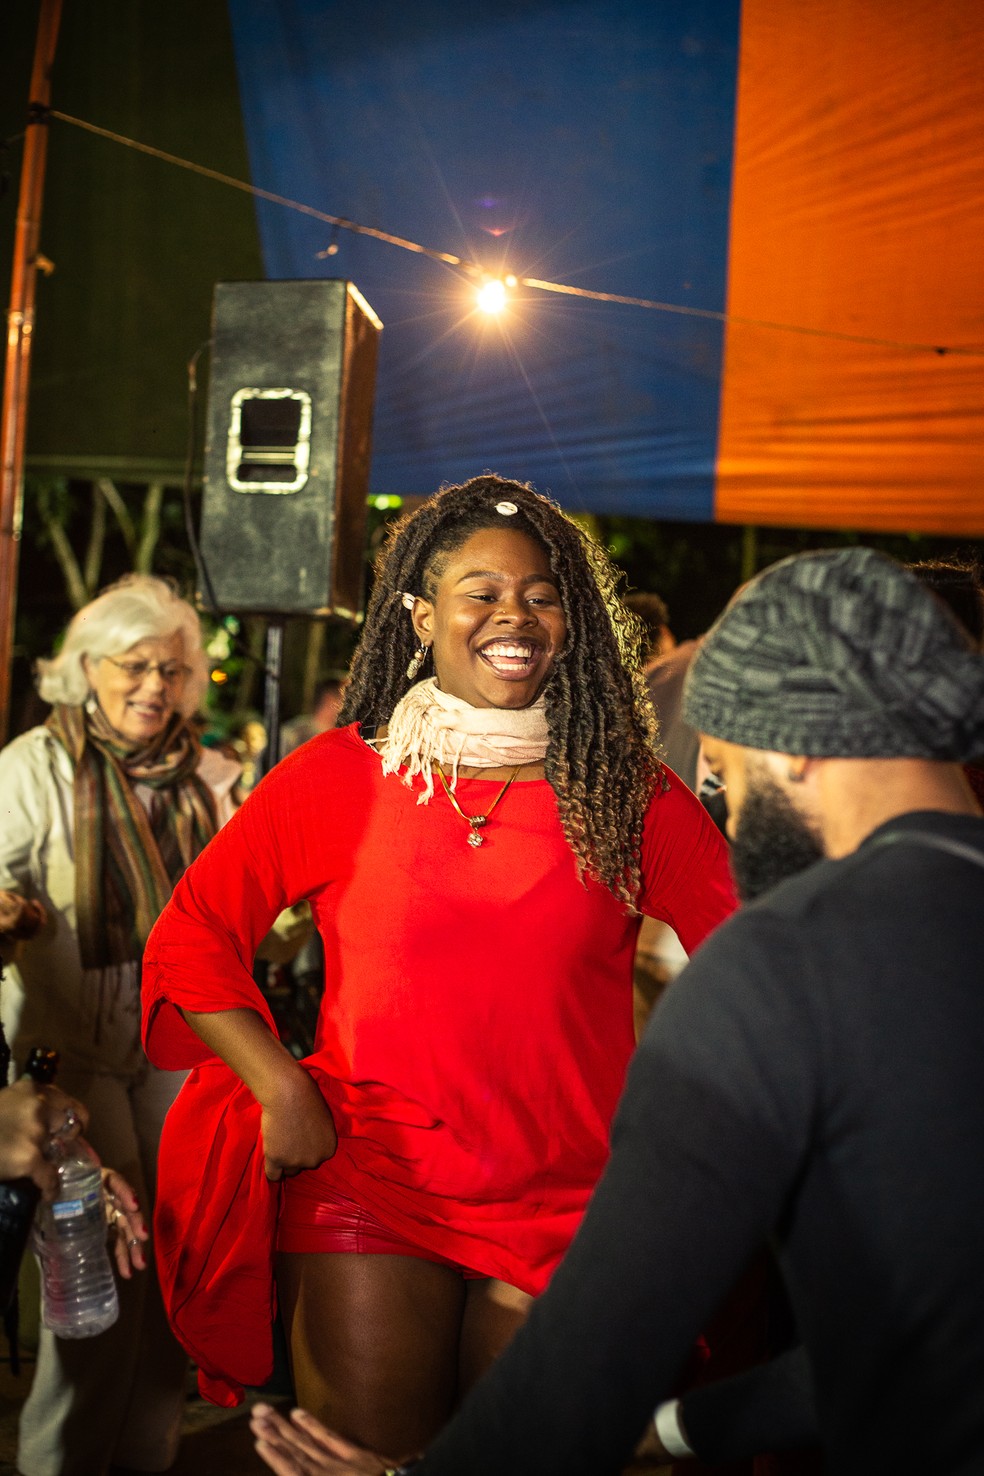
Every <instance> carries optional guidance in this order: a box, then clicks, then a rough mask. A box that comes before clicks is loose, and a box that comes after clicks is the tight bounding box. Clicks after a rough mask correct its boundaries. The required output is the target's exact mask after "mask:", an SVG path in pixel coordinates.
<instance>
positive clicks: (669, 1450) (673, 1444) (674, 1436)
mask: <svg viewBox="0 0 984 1476" xmlns="http://www.w3.org/2000/svg"><path fill="white" fill-rule="evenodd" d="M653 1424H654V1425H655V1426H656V1434H657V1435H658V1436H659V1438H660V1441H661V1442H662V1445H663V1449H664V1450H665V1451H666V1454H667V1455H671V1456H680V1457H681V1458H682V1457H683V1456H692V1455H693V1454H694V1452H693V1451H692V1450H691V1448H690V1446H689V1445H688V1444H687V1441H686V1438H685V1436H684V1433H683V1426H682V1424H681V1422H680V1401H679V1399H667V1400H666V1402H665V1403H664V1404H661V1405H660V1406H659V1408H658V1409H657V1411H656V1413H655V1414H654V1415H653Z"/></svg>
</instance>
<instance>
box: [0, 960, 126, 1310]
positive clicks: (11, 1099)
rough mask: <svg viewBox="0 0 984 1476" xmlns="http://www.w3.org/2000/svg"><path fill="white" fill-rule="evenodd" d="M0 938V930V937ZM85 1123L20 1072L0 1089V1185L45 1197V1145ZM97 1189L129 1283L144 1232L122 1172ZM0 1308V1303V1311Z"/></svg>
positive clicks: (56, 1092) (48, 1187)
mask: <svg viewBox="0 0 984 1476" xmlns="http://www.w3.org/2000/svg"><path fill="white" fill-rule="evenodd" d="M2 936H3V935H2V932H0V939H2ZM88 1122H89V1114H88V1112H87V1111H86V1109H85V1106H84V1105H83V1103H81V1102H78V1101H76V1100H75V1099H74V1098H73V1097H69V1096H66V1094H65V1093H64V1092H63V1091H61V1090H60V1089H59V1088H58V1087H56V1086H44V1087H39V1086H38V1085H37V1084H36V1083H35V1082H33V1081H31V1080H30V1078H29V1077H26V1076H22V1077H21V1078H20V1080H19V1081H15V1082H14V1084H13V1085H12V1086H5V1087H0V1183H5V1182H6V1181H7V1180H9V1179H32V1180H33V1181H34V1183H35V1184H37V1186H38V1188H39V1189H40V1190H41V1193H42V1194H43V1195H44V1196H45V1198H47V1199H50V1198H51V1195H52V1192H53V1190H54V1188H55V1184H56V1182H57V1180H56V1174H55V1168H54V1164H53V1163H52V1162H51V1160H50V1159H49V1158H48V1157H47V1155H46V1154H45V1148H46V1146H47V1144H48V1142H49V1140H50V1139H51V1138H53V1137H56V1138H62V1139H64V1140H71V1139H72V1138H77V1137H78V1136H79V1134H80V1133H84V1132H85V1130H86V1128H87V1126H88ZM103 1187H104V1189H105V1192H106V1212H107V1219H108V1221H109V1227H108V1228H109V1231H110V1234H111V1235H112V1237H113V1239H112V1245H113V1255H114V1258H115V1260H116V1266H117V1269H118V1271H119V1273H120V1275H121V1276H122V1277H123V1278H124V1280H126V1281H129V1280H130V1277H131V1276H132V1275H133V1271H134V1270H137V1271H142V1270H144V1269H145V1267H146V1264H147V1262H146V1256H145V1253H144V1250H143V1245H144V1242H145V1241H146V1240H148V1239H149V1232H148V1230H147V1226H146V1224H145V1223H144V1218H143V1215H142V1214H141V1213H140V1206H139V1204H138V1202H137V1197H136V1195H135V1194H134V1192H133V1190H132V1189H131V1188H130V1185H129V1184H128V1183H127V1182H126V1180H125V1179H124V1178H123V1176H122V1174H118V1173H116V1172H115V1170H113V1169H110V1168H105V1167H104V1168H103ZM3 1310H4V1309H3V1308H2V1307H0V1314H2V1312H3Z"/></svg>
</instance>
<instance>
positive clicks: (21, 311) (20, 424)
mask: <svg viewBox="0 0 984 1476" xmlns="http://www.w3.org/2000/svg"><path fill="white" fill-rule="evenodd" d="M61 9H62V5H61V0H41V12H40V18H39V21H38V35H37V41H36V43H35V47H34V67H33V70H32V73H31V92H30V98H29V107H28V119H27V132H26V136H25V141H24V161H23V164H22V166H21V181H20V197H19V199H18V202H17V227H16V232H15V235H14V265H13V271H12V273H11V278H10V308H9V310H8V313H7V352H6V359H5V363H4V379H3V411H2V418H0V448H2V466H0V742H3V741H4V740H5V739H6V737H7V733H8V731H9V727H10V668H11V661H12V658H13V648H14V618H15V614H16V609H17V555H18V551H19V550H18V544H19V543H20V531H21V509H22V502H23V496H24V446H25V441H26V436H27V393H28V387H29V384H30V374H31V348H32V344H33V339H34V296H35V284H36V281H37V272H38V237H39V234H40V230H41V203H42V199H43V194H44V168H45V160H46V157H47V152H48V107H49V104H50V102H51V68H52V65H53V63H54V60H55V46H56V44H57V41H58V26H59V23H60V21H61Z"/></svg>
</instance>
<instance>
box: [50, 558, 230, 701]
mask: <svg viewBox="0 0 984 1476" xmlns="http://www.w3.org/2000/svg"><path fill="white" fill-rule="evenodd" d="M172 635H180V636H181V637H182V640H183V643H184V662H185V665H186V666H190V667H191V676H190V677H189V678H188V680H187V682H186V683H185V685H184V690H183V692H182V694H181V701H180V702H178V703H176V704H175V705H176V706H177V708H178V710H179V711H180V712H181V713H182V714H183V715H184V716H185V717H190V716H191V715H192V713H193V712H195V711H196V710H197V708H198V705H199V703H200V702H201V700H202V697H203V695H204V693H205V689H206V687H207V686H208V680H209V670H208V659H207V657H206V655H205V651H204V648H203V646H202V627H201V622H200V621H199V619H198V614H197V612H196V611H195V610H194V609H193V608H192V606H191V605H189V603H188V601H187V600H183V599H182V598H181V596H180V595H179V594H178V593H177V591H176V590H175V588H174V586H173V585H172V584H171V583H170V582H169V581H168V580H166V579H158V578H157V577H156V576H155V575H153V574H125V575H124V576H123V578H122V579H118V580H117V581H116V583H115V584H111V585H109V587H108V588H107V589H104V590H103V591H102V593H101V594H98V595H97V596H96V598H95V599H94V600H90V601H89V603H88V604H87V605H83V607H82V609H81V610H80V611H79V612H78V614H77V615H75V616H73V617H72V621H71V624H70V625H69V627H68V630H67V631H66V633H65V640H64V642H63V644H62V648H61V650H60V651H59V652H58V655H57V656H54V657H52V659H51V660H50V661H39V662H38V664H37V670H38V691H39V692H40V694H41V696H42V697H43V698H44V700H45V702H52V703H54V702H64V703H67V704H69V706H72V707H78V706H81V704H82V703H83V702H84V701H85V700H86V698H87V697H88V696H89V692H90V686H89V679H88V677H87V676H86V674H85V668H84V667H83V665H82V658H83V656H88V658H89V660H90V661H93V662H96V661H102V660H103V659H104V658H105V657H106V656H123V655H125V653H126V652H127V651H129V650H130V648H131V647H132V646H135V645H136V644H137V642H138V641H144V640H146V639H147V638H148V637H158V638H160V637H167V636H172Z"/></svg>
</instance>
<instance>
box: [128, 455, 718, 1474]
mask: <svg viewBox="0 0 984 1476" xmlns="http://www.w3.org/2000/svg"><path fill="white" fill-rule="evenodd" d="M616 582H617V576H616V573H615V571H614V570H613V569H612V567H611V565H610V564H609V562H608V560H607V558H606V557H605V555H604V553H603V552H602V550H601V549H599V548H598V547H597V546H596V545H595V544H594V543H592V542H591V541H590V540H589V539H588V538H587V537H586V536H585V535H584V534H583V533H582V532H581V530H580V529H579V528H578V527H577V525H576V524H574V523H573V522H572V521H571V520H569V519H568V518H567V517H565V516H564V514H563V513H562V512H561V511H560V510H559V509H558V508H557V507H556V506H555V505H554V504H553V503H552V502H550V501H549V500H548V499H546V498H544V497H540V496H538V495H537V494H536V493H534V492H532V491H531V490H530V489H529V488H528V487H525V486H522V485H520V484H517V483H514V482H505V481H502V480H501V479H499V478H497V477H493V476H483V477H478V478H475V479H473V480H472V481H471V482H468V483H466V484H465V485H464V486H462V487H450V488H447V489H445V490H444V491H442V492H440V493H439V494H438V495H437V496H436V497H434V498H432V499H431V500H430V501H429V502H427V503H426V504H424V506H423V507H421V508H420V509H419V510H418V511H417V512H415V513H414V514H412V515H411V516H410V517H408V518H406V519H404V520H403V521H402V522H401V523H399V524H398V525H396V527H395V529H394V530H393V532H392V535H391V537H390V540H389V542H388V544H387V547H386V549H385V550H384V552H383V554H382V556H381V558H380V561H379V565H378V568H377V577H376V583H375V588H374V592H373V596H372V600H371V603H370V607H369V612H368V615H367V619H366V627H365V633H364V636H363V640H362V643H361V646H360V649H359V652H358V654H357V656H356V660H355V663H354V668H353V676H352V682H351V686H350V688H349V692H348V696H347V700H346V705H345V708H344V710H343V712H342V714H341V717H340V722H341V723H342V724H343V726H341V727H339V728H337V729H335V730H334V731H332V732H329V733H326V734H324V735H322V736H321V737H320V738H316V739H314V740H312V741H311V742H310V743H307V744H305V745H304V746H303V748H301V749H300V750H298V751H297V752H296V753H295V754H293V755H291V756H290V757H289V758H288V759H287V760H285V761H284V762H283V763H282V764H279V765H278V766H277V767H276V768H275V769H274V770H273V771H272V772H271V773H270V774H269V775H268V776H267V778H266V779H264V780H263V782H262V783H261V784H260V785H259V787H258V788H257V789H256V790H255V791H254V792H253V794H251V795H250V797H249V799H248V800H247V801H246V803H245V805H244V806H243V807H242V809H241V810H240V811H239V813H238V814H237V816H236V817H235V819H234V820H233V821H232V822H231V823H230V824H229V825H228V826H227V827H226V828H225V829H224V830H223V831H222V832H221V833H220V834H219V835H218V836H217V837H216V839H215V840H214V841H213V842H212V844H211V845H210V846H209V847H208V849H207V851H206V852H205V854H204V855H203V856H202V857H201V859H200V860H199V861H198V862H196V864H195V865H194V866H193V867H192V868H191V869H190V871H189V872H188V873H187V875H186V877H185V879H184V880H183V881H182V882H181V883H180V884H179V886H178V888H177V890H176V892H175V895H174V898H173V900H172V902H171V904H170V905H169V907H168V908H167V910H166V911H165V913H164V916H163V917H162V919H161V921H160V923H159V924H158V927H157V928H156V929H155V932H154V934H153V936H152V938H151V940H150V942H149V944H148V947H147V953H146V957H147V965H146V972H145V995H146V1003H145V1011H146V1013H145V1021H146V1024H145V1031H146V1040H147V1049H148V1052H149V1054H150V1055H151V1057H152V1058H155V1059H157V1060H159V1061H160V1062H161V1064H164V1063H166V1064H168V1065H172V1066H178V1065H181V1066H186V1067H187V1066H195V1067H197V1069H196V1070H195V1071H194V1072H193V1073H192V1076H191V1078H190V1081H189V1084H188V1086H187V1087H186V1088H185V1090H184V1092H183V1094H182V1097H181V1098H180V1099H179V1102H178V1104H177V1107H176V1109H175V1111H174V1113H173V1114H172V1118H171V1119H170V1120H169V1126H168V1134H167V1137H166V1141H165V1144H164V1147H163V1150H162V1158H163V1168H162V1182H163V1185H164V1187H163V1189H162V1199H163V1200H164V1205H163V1208H162V1210H161V1214H160V1216H159V1219H158V1240H159V1256H160V1259H161V1262H162V1266H163V1267H164V1271H163V1273H162V1275H163V1279H164V1281H165V1285H166V1286H167V1289H168V1293H169V1302H170V1307H171V1312H172V1317H173V1319H174V1322H175V1326H176V1328H177V1330H178V1331H179V1333H180V1334H181V1336H182V1337H183V1338H184V1340H185V1341H186V1343H187V1344H188V1346H189V1347H190V1348H191V1349H192V1351H193V1352H194V1354H195V1356H196V1357H197V1358H198V1361H199V1365H200V1367H201V1369H202V1376H203V1382H204V1385H205V1387H206V1388H208V1389H209V1391H210V1392H211V1393H212V1395H213V1396H216V1395H217V1394H218V1397H222V1388H223V1386H226V1388H228V1386H230V1385H234V1383H235V1380H236V1379H242V1380H244V1381H250V1382H259V1381H261V1379H262V1376H263V1364H264V1363H265V1361H266V1360H267V1358H268V1354H267V1346H268V1342H267V1338H266V1333H265V1328H266V1323H267V1321H268V1318H269V1314H270V1308H271V1294H270V1292H269V1290H268V1284H269V1279H270V1265H271V1261H272V1258H273V1253H274V1249H275V1254H276V1278H277V1287H278V1291H279V1298H280V1304H281V1309H282V1311H283V1314H284V1318H285V1323H286V1326H287V1330H288V1336H289V1342H290V1350H291V1364H292V1369H293V1375H294V1380H295V1384H296V1390H297V1395H298V1398H299V1401H300V1402H301V1403H302V1404H303V1405H304V1406H305V1407H307V1408H308V1409H311V1410H313V1411H314V1412H315V1413H317V1414H318V1415H320V1416H321V1417H322V1418H324V1419H325V1420H327V1421H328V1422H329V1423H330V1424H331V1425H332V1426H334V1427H335V1428H336V1429H340V1430H343V1431H344V1432H345V1433H346V1434H347V1435H349V1436H350V1437H352V1438H353V1439H355V1440H357V1441H358V1442H359V1443H360V1444H363V1445H367V1446H371V1447H372V1448H374V1449H377V1450H389V1451H412V1450H416V1449H418V1448H419V1447H420V1446H421V1445H423V1444H424V1443H425V1442H426V1441H427V1439H428V1438H429V1437H430V1436H431V1435H432V1434H433V1433H434V1432H435V1431H436V1430H437V1429H438V1428H439V1427H440V1425H441V1424H442V1423H443V1422H444V1420H446V1418H447V1417H448V1414H449V1412H450V1410H451V1409H452V1407H453V1405H454V1403H455V1401H456V1400H457V1398H459V1397H460V1395H461V1393H462V1392H463V1391H464V1390H465V1389H467V1387H468V1386H469V1385H470V1384H471V1383H472V1382H473V1381H474V1380H475V1379H476V1378H477V1377H478V1376H479V1375H480V1374H481V1372H482V1371H483V1369H485V1368H486V1367H487V1365H488V1363H489V1362H490V1361H491V1360H492V1359H493V1358H494V1357H495V1356H496V1354H497V1353H498V1352H499V1351H500V1350H501V1349H502V1347H503V1346H504V1345H505V1343H506V1342H507V1341H508V1339H509V1338H510V1337H511V1335H512V1334H513V1332H514V1331H515V1329H516V1327H517V1326H518V1325H519V1323H520V1321H521V1320H522V1318H523V1316H524V1315H525V1309H526V1307H527V1306H528V1304H529V1301H530V1298H531V1297H532V1296H535V1295H536V1294H537V1293H538V1292H539V1291H541V1290H542V1288H543V1287H544V1285H545V1284H546V1282H547V1280H548V1279H549V1277H550V1274H551V1272H552V1271H553V1269H554V1267H555V1266H556V1264H557V1262H558V1261H559V1259H560V1257H561V1256H562V1255H563V1253H564V1250H565V1248H566V1247H567V1245H568V1244H569V1242H570V1240H571V1238H572V1236H573V1234H574V1231H575V1230H576V1228H577V1225H578V1222H579V1220H580V1218H581V1215H582V1213H583V1211H584V1208H585V1205H586V1203H587V1199H588V1196H589V1195H590V1193H591V1189H592V1187H593V1185H594V1183H595V1181H596V1180H597V1178H598V1176H599V1174H600V1172H601V1170H602V1168H603V1166H604V1163H605V1160H606V1157H607V1142H608V1129H609V1124H610V1121H611V1117H612V1114H613V1110H614V1107H615V1104H616V1101H617V1099H618V1096H619V1093H620V1091H621V1087H622V1082H623V1077H624V1072H625V1068H626V1064H627V1062H628V1059H629V1056H630V1054H631V1051H632V1048H633V1025H632V960H633V951H634V945H635V940H636V935H637V932H638V927H639V921H640V914H642V913H644V914H648V915H650V916H654V917H658V918H662V919H665V920H666V921H667V922H668V923H669V924H670V925H671V926H672V927H673V928H674V929H675V930H676V932H677V933H678V934H679V936H680V938H681V939H682V941H683V943H684V946H685V947H686V948H688V949H690V950H692V949H693V948H694V947H695V946H696V945H697V944H698V943H700V941H701V940H702V939H703V938H704V936H705V935H706V934H707V933H708V932H709V931H710V930H711V928H713V927H714V926H715V925H716V924H717V923H718V922H719V921H721V920H722V919H723V918H724V917H725V916H726V915H727V914H728V913H729V912H730V911H731V910H732V908H733V906H734V899H733V895H732V891H731V884H730V879H729V876H728V870H727V862H726V856H725V851H724V844H723V842H722V840H721V838H720V836H719V835H718V832H717V831H716V830H715V828H714V826H713V825H712V824H711V823H710V821H709V820H708V819H707V817H706V816H705V813H704V811H703V809H702V807H701V806H700V804H699V803H698V802H697V800H696V799H695V798H694V796H693V795H692V794H691V793H690V791H689V790H688V789H687V788H686V787H685V786H684V785H683V784H682V783H680V781H679V780H677V779H676V777H675V776H674V775H673V774H671V773H670V772H669V771H668V770H666V769H665V768H664V767H663V766H662V765H661V764H660V763H659V760H658V757H657V744H656V726H655V717H654V714H653V712H652V709H651V707H650V706H649V704H648V699H647V698H646V696H645V692H644V688H643V686H642V684H641V681H640V679H639V677H638V668H639V660H638V655H639V652H638V645H639V641H638V635H639V631H638V630H637V627H636V624H635V622H634V618H633V617H631V616H629V615H628V613H627V612H626V611H625V609H624V607H623V606H622V605H621V603H620V602H619V600H618V599H617V597H616V594H615V588H616ZM302 898H304V899H307V900H308V901H309V902H310V904H311V907H312V910H313V913H314V917H315V920H316V923H317V926H318V929H319V931H320V933H321V936H322V939H323V940H324V946H325V959H326V989H325V997H324V1001H323V1005H322V1011H321V1020H320V1024H319V1030H318V1037H317V1040H316V1044H315V1051H314V1054H313V1055H312V1056H311V1057H309V1058H308V1059H307V1060H306V1061H305V1062H303V1063H299V1062H297V1061H296V1060H294V1058H293V1057H292V1056H291V1055H290V1054H289V1053H288V1052H287V1051H286V1050H285V1048H284V1047H283V1046H282V1045H281V1043H280V1042H279V1040H278V1039H277V1037H276V1035H275V1034H274V1033H273V1031H272V1028H271V1025H272V1022H271V1021H270V1019H269V1016H268V1014H267V1012H266V1009H265V1006H264V1004H263V1002H262V1000H261V999H260V997H259V995H258V992H257V991H256V989H255V987H254V985H253V980H252V976H251V973H250V963H251V960H252V956H253V949H254V946H255V944H256V941H257V939H258V938H260V937H262V935H263V934H264V933H265V932H266V930H267V928H268V927H269V925H270V922H271V920H272V919H273V917H275V916H276V914H277V913H278V912H279V911H280V910H281V909H282V908H283V907H285V906H286V905H287V904H289V903H293V902H297V901H299V900H300V899H302ZM223 1063H224V1064H223ZM278 1185H279V1188H278ZM278 1196H279V1200H280V1202H279V1205H278V1203H277V1200H278ZM258 1350H259V1351H258ZM258 1365H259V1369H258V1373H257V1372H256V1369H257V1366H258ZM231 1397H235V1396H234V1394H233V1395H232V1396H231Z"/></svg>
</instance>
